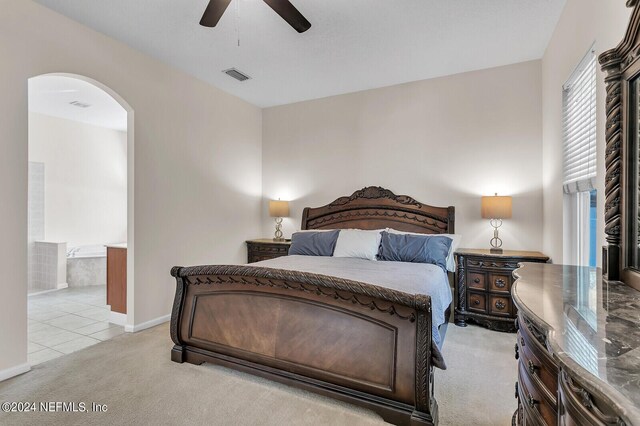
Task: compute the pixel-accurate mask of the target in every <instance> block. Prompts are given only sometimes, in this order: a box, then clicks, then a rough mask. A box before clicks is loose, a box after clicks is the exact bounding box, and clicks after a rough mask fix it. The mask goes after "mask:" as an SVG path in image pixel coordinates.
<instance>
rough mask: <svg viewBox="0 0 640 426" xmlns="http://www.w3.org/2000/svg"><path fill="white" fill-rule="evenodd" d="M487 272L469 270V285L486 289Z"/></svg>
mask: <svg viewBox="0 0 640 426" xmlns="http://www.w3.org/2000/svg"><path fill="white" fill-rule="evenodd" d="M486 281H487V279H486V274H485V273H484V272H477V271H469V274H468V276H467V286H468V287H469V288H475V289H478V290H484V289H486V285H487V284H486Z"/></svg>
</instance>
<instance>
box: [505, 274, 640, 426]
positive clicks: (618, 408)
mask: <svg viewBox="0 0 640 426" xmlns="http://www.w3.org/2000/svg"><path fill="white" fill-rule="evenodd" d="M514 275H515V277H516V278H517V280H516V282H515V283H514V286H513V290H512V293H513V301H514V304H515V305H516V307H517V308H518V320H517V327H518V335H517V343H516V347H515V357H516V359H517V360H518V379H517V380H518V381H517V383H516V390H515V396H516V398H517V399H518V409H517V411H516V413H515V414H514V417H515V420H516V421H517V424H519V425H530V424H531V425H549V426H552V425H567V426H573V425H580V426H582V425H611V426H613V425H615V426H622V425H627V426H629V425H633V424H635V425H638V424H640V379H639V377H640V333H638V330H639V329H640V320H639V319H638V315H637V306H640V292H638V291H636V290H634V289H632V288H630V287H628V286H625V285H624V284H622V283H621V282H618V281H612V282H607V281H605V280H603V279H602V274H601V271H600V269H595V268H587V267H578V266H567V265H549V264H546V265H545V264H535V263H525V264H523V266H522V268H520V269H518V270H516V271H515V272H514Z"/></svg>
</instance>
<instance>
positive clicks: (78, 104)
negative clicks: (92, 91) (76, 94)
mask: <svg viewBox="0 0 640 426" xmlns="http://www.w3.org/2000/svg"><path fill="white" fill-rule="evenodd" d="M69 104H71V105H73V106H77V107H78V108H89V107H90V106H91V105H89V104H85V103H82V102H78V101H73V102H69Z"/></svg>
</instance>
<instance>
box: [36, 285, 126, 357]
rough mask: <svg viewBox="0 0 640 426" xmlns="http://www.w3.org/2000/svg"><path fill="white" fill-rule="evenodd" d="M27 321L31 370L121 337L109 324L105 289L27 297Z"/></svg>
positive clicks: (118, 328) (71, 289)
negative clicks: (41, 364)
mask: <svg viewBox="0 0 640 426" xmlns="http://www.w3.org/2000/svg"><path fill="white" fill-rule="evenodd" d="M28 318H29V349H28V352H29V354H28V361H29V363H30V364H31V365H32V366H33V365H37V364H40V363H42V362H45V361H49V360H51V359H54V358H57V357H59V356H62V355H65V354H70V353H71V352H75V351H77V350H80V349H83V348H86V347H88V346H91V345H95V344H96V343H99V342H101V341H103V340H108V339H111V338H112V337H114V336H117V335H119V334H122V333H124V327H122V326H118V325H115V324H111V323H110V322H109V306H107V304H106V286H104V285H96V286H90V287H69V288H65V289H62V290H57V291H53V292H50V293H43V294H36V295H33V296H29V301H28Z"/></svg>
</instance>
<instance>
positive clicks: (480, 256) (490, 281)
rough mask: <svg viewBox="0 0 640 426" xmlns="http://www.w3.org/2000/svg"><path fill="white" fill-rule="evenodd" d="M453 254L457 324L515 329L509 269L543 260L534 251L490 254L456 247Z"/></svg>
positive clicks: (511, 282) (479, 250)
mask: <svg viewBox="0 0 640 426" xmlns="http://www.w3.org/2000/svg"><path fill="white" fill-rule="evenodd" d="M455 256H456V266H457V267H456V280H455V282H456V289H457V297H456V309H455V314H454V320H455V323H456V325H457V326H460V327H466V325H467V321H473V322H475V323H477V324H480V325H483V326H485V327H487V328H489V329H490V330H498V331H508V332H515V331H516V328H515V324H514V321H515V319H516V315H517V309H516V307H515V306H514V305H513V301H512V300H511V285H512V284H513V275H512V273H513V271H514V269H517V268H518V263H520V262H537V263H546V262H548V261H549V258H548V257H547V256H545V255H544V254H542V253H540V252H537V251H509V250H505V251H504V252H503V253H500V254H497V253H491V252H490V251H489V250H488V249H487V250H484V249H458V250H457V251H456V253H455Z"/></svg>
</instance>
